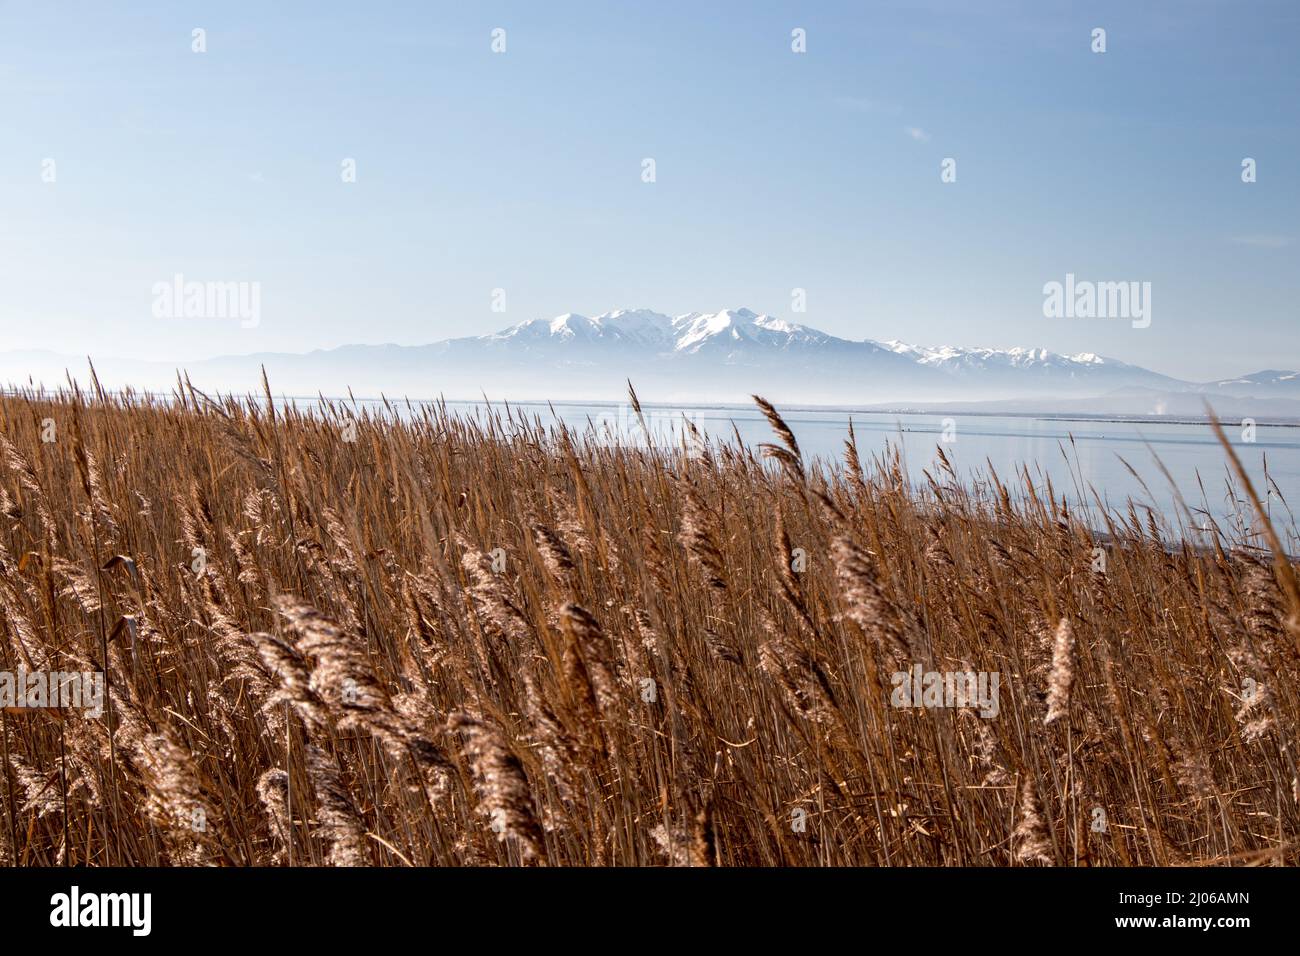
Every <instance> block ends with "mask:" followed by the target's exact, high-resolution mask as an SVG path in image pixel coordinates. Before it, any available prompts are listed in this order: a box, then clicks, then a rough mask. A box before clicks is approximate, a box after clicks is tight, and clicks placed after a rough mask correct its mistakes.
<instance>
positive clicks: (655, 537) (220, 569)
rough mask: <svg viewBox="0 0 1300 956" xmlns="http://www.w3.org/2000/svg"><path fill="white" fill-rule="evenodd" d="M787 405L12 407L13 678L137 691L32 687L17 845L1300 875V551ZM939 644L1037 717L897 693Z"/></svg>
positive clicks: (223, 853) (63, 859)
mask: <svg viewBox="0 0 1300 956" xmlns="http://www.w3.org/2000/svg"><path fill="white" fill-rule="evenodd" d="M760 407H761V408H762V409H763V411H764V413H765V414H766V415H767V417H768V419H769V421H770V422H771V424H772V426H773V430H774V440H773V442H772V443H771V444H770V445H768V446H765V447H764V448H763V449H762V450H761V452H760V455H759V456H758V457H756V456H755V454H754V453H753V452H751V451H750V450H748V449H746V448H743V447H741V446H739V445H738V444H732V443H722V444H719V443H716V442H714V441H711V440H708V439H706V438H704V437H703V436H695V437H690V438H689V439H688V443H687V444H688V446H689V447H646V446H639V447H638V446H627V445H612V444H610V443H608V442H605V441H602V440H600V439H599V437H598V436H597V435H595V434H594V433H593V432H586V433H581V434H579V433H574V432H572V431H570V430H567V429H565V428H563V427H562V426H543V425H542V424H541V423H540V422H539V421H538V420H536V419H531V420H530V419H528V418H527V417H526V416H524V415H522V414H519V413H517V412H515V413H500V414H494V415H489V416H486V417H483V418H480V419H478V420H467V419H464V418H460V417H455V416H452V415H449V414H448V413H447V411H446V409H445V408H442V407H440V406H436V405H433V406H422V407H417V408H410V409H407V410H404V412H405V413H404V414H402V415H398V414H397V410H396V409H393V408H385V409H383V410H379V411H358V410H356V409H355V407H354V406H347V405H342V404H331V403H324V404H323V405H322V406H320V407H319V408H317V409H316V410H315V411H313V412H311V413H309V412H307V411H303V410H299V409H294V408H285V407H273V406H272V405H271V403H270V402H269V401H266V400H263V399H257V400H253V399H248V400H242V401H241V400H234V399H228V398H227V399H221V400H216V401H213V400H209V399H208V398H206V397H205V396H203V395H202V394H200V393H198V392H197V391H195V390H193V389H192V388H189V387H188V386H187V385H184V384H182V385H179V386H178V389H177V392H176V394H175V395H174V396H172V399H171V400H169V401H160V400H155V399H151V398H147V397H142V396H138V395H133V394H130V393H127V394H125V395H118V396H109V395H105V394H103V393H101V392H98V391H97V390H92V391H91V392H90V393H86V392H83V391H80V390H76V389H70V390H68V391H64V392H60V393H57V394H47V393H36V392H25V393H20V394H13V395H9V396H6V397H4V398H0V459H2V460H0V512H3V525H2V526H0V606H2V608H3V611H2V616H0V622H2V625H3V641H2V642H0V657H2V658H3V660H2V667H3V669H5V670H8V671H16V670H17V669H18V668H20V667H23V668H27V669H29V670H33V669H42V668H44V669H48V670H55V669H63V670H71V669H78V670H103V671H105V672H106V674H107V678H108V684H109V693H108V696H109V704H108V707H107V709H106V712H105V714H104V716H103V717H102V718H100V719H91V718H89V717H87V716H85V715H84V714H82V713H80V712H78V711H73V710H66V711H52V710H31V709H18V708H15V709H14V710H12V711H10V712H7V713H4V714H3V741H2V742H3V751H2V752H0V758H2V759H3V774H0V797H2V799H3V806H0V817H2V819H0V855H2V856H3V859H4V861H5V862H6V863H9V864H21V865H30V864H46V865H48V864H61V863H69V864H91V865H101V864H149V865H155V864H217V865H276V866H279V865H289V864H293V865H355V864H362V865H366V864H374V865H395V866H412V865H424V864H437V865H457V866H470V865H485V864H486V865H574V864H578V865H665V864H672V865H719V866H739V865H863V864H865V865H921V864H928V865H959V866H1008V865H1032V866H1038V865H1044V864H1056V865H1150V864H1155V865H1173V864H1198V863H1228V862H1231V863H1233V864H1237V865H1247V864H1260V863H1266V864H1294V863H1296V862H1297V857H1298V856H1300V854H1298V853H1297V844H1296V840H1297V825H1298V824H1300V813H1298V810H1297V797H1298V796H1300V794H1298V793H1297V789H1298V787H1300V782H1298V781H1297V768H1296V751H1295V740H1296V733H1297V715H1298V714H1300V709H1298V705H1300V700H1298V697H1297V692H1298V686H1297V680H1296V678H1297V662H1298V658H1297V640H1298V639H1300V616H1298V615H1300V599H1298V598H1297V596H1296V594H1295V593H1294V589H1293V583H1292V582H1293V581H1294V572H1293V571H1292V569H1291V566H1290V565H1289V564H1288V563H1286V561H1285V559H1283V558H1279V557H1276V556H1275V555H1273V554H1272V553H1270V552H1268V551H1266V550H1264V551H1261V550H1258V549H1254V548H1250V547H1247V546H1246V544H1247V542H1244V541H1241V540H1238V541H1235V542H1234V541H1231V540H1228V538H1227V537H1226V536H1224V535H1216V536H1215V537H1214V540H1213V545H1212V547H1210V548H1202V547H1194V546H1193V545H1192V544H1191V543H1190V542H1187V541H1179V542H1176V543H1175V544H1174V545H1173V546H1170V545H1169V543H1168V542H1167V541H1164V540H1162V539H1161V538H1160V537H1159V536H1158V535H1157V530H1158V529H1156V528H1155V527H1154V524H1153V523H1152V522H1148V521H1143V520H1142V519H1141V518H1140V516H1139V513H1138V512H1137V510H1135V509H1133V508H1130V509H1129V511H1128V513H1127V514H1126V515H1125V514H1118V515H1115V516H1113V518H1112V520H1111V522H1110V526H1109V528H1108V529H1107V533H1106V535H1105V537H1104V540H1103V539H1102V538H1101V537H1100V536H1099V535H1098V534H1096V533H1094V532H1093V531H1092V530H1090V529H1089V528H1088V527H1086V526H1085V525H1084V524H1082V523H1081V522H1080V521H1079V520H1077V518H1076V517H1075V515H1074V514H1072V513H1071V512H1070V511H1069V510H1067V509H1066V508H1065V506H1064V501H1063V499H1062V498H1061V497H1060V496H1058V495H1057V493H1056V492H1055V491H1054V490H1052V489H1051V488H1050V487H1048V488H1030V487H1026V484H1027V476H1025V479H1024V480H1022V481H1020V482H1018V483H1017V486H1016V487H1010V486H1008V485H1005V484H1003V483H1002V482H1000V481H999V480H998V479H997V478H996V476H991V475H990V476H988V481H987V482H986V483H983V484H981V485H979V486H977V487H975V488H972V486H970V485H969V484H965V485H964V484H962V483H959V482H958V481H957V480H956V475H955V474H954V473H953V472H952V470H951V468H950V467H949V466H948V465H947V462H946V460H941V466H940V468H938V469H937V471H936V473H935V474H933V475H927V476H926V486H925V487H924V488H922V490H921V491H919V492H918V491H916V490H914V489H913V487H912V486H911V483H910V481H909V478H908V476H907V475H906V474H905V473H904V470H903V467H902V463H901V461H900V459H899V457H898V456H897V455H894V454H887V455H882V456H876V457H874V458H872V459H871V460H870V461H868V462H866V463H865V464H864V463H863V462H862V461H861V460H860V458H859V455H858V451H857V449H856V447H855V446H854V445H853V444H852V442H851V441H850V442H849V443H848V444H847V447H846V454H845V458H844V462H843V463H842V464H841V465H839V466H836V467H834V468H830V467H825V466H823V465H821V464H819V463H814V462H809V461H807V460H805V459H804V457H803V456H802V454H801V452H800V449H799V447H798V445H797V444H796V442H795V440H794V436H793V435H792V434H791V433H790V432H789V430H788V429H787V428H786V427H785V424H784V422H783V421H782V419H781V416H780V413H779V411H778V410H777V409H775V408H772V407H771V406H770V405H767V404H766V403H763V402H760ZM638 413H639V409H638ZM47 419H48V420H52V422H53V423H54V426H55V435H54V440H53V441H43V440H42V439H43V437H50V435H49V430H48V424H49V423H48V422H47V421H46V420H47ZM43 431H44V432H45V434H44V435H43V434H42V433H43ZM353 438H354V439H355V440H351V439H353ZM1098 549H1100V551H1099V550H1098ZM1099 555H1101V556H1102V558H1101V560H1102V561H1104V569H1102V568H1100V567H1099ZM916 664H920V665H921V666H922V668H923V669H924V670H925V671H975V672H987V673H997V674H998V675H1000V695H999V708H998V713H997V716H996V717H992V718H987V719H986V718H984V717H981V716H979V714H978V713H976V712H975V711H973V710H971V709H968V708H967V709H962V708H901V707H895V706H893V705H892V704H891V693H892V689H893V688H892V675H893V674H895V673H898V672H903V671H909V670H910V669H911V668H912V667H913V666H914V665H916ZM1252 691H1253V693H1252Z"/></svg>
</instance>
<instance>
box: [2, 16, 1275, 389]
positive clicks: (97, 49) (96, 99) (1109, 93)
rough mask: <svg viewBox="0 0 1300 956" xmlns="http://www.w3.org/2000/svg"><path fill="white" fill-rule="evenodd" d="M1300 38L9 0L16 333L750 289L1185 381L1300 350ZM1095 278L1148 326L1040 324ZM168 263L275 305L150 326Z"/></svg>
mask: <svg viewBox="0 0 1300 956" xmlns="http://www.w3.org/2000/svg"><path fill="white" fill-rule="evenodd" d="M976 8H978V9H976ZM196 27H202V28H203V29H205V30H206V31H207V52H206V53H202V54H196V53H194V52H192V50H191V42H192V41H191V31H192V30H193V29H194V28H196ZM497 27H501V28H504V29H505V30H506V52H505V53H503V54H495V53H493V52H492V50H491V48H490V44H491V31H492V30H493V29H494V28H497ZM796 27H799V28H803V29H805V30H806V31H807V52H806V53H804V54H795V53H793V52H792V51H791V48H790V45H791V37H790V33H791V30H792V29H794V28H796ZM1094 27H1103V28H1105V30H1106V31H1107V34H1106V42H1107V51H1106V52H1105V53H1104V54H1096V53H1093V52H1092V51H1091V49H1090V44H1091V37H1090V34H1091V31H1092V29H1093V28H1094ZM1298 41H1300V5H1297V4H1294V3H1212V2H1195V0H1192V2H1180V3H1133V2H1124V3H1113V4H1112V3H1093V4H1087V5H1084V4H1077V5H1076V4H1067V3H1053V2H1033V3H1030V2H1026V3H999V2H982V3H979V4H972V3H965V2H960V3H947V2H942V3H941V2H930V3H925V2H919V3H907V4H903V3H898V4H895V3H872V4H869V5H868V4H864V3H860V2H859V3H833V2H816V3H813V2H806V3H775V2H769V3H759V2H752V3H738V2H719V3H707V4H705V3H698V2H695V3H687V2H657V3H654V4H633V3H624V2H610V0H605V2H600V3H576V2H563V0H556V2H552V3H547V4H536V3H517V4H506V3H475V4H464V3H456V4H442V3H438V4H434V3H410V4H406V3H384V2H376V3H366V4H361V3H328V2H312V3H276V4H267V3H242V2H226V3H220V4H218V3H211V4H206V3H204V4H200V3H176V2H170V3H149V2H139V3H130V4H127V3H115V4H108V3H85V4H78V3H55V2H33V3H26V2H12V0H11V2H2V0H0V116H3V122H2V123H0V350H9V349H24V348H48V349H55V350H57V351H62V352H69V353H73V354H84V353H90V354H92V355H119V356H130V357H141V358H154V359H162V360H167V361H183V360H185V359H189V358H199V357H205V356H210V355H215V354H223V353H246V352H256V351H268V350H276V351H280V350H283V351H308V350H310V349H314V348H328V347H333V346H337V345H340V344H344V343H350V342H399V343H404V344H419V343H425V342H430V341H435V340H438V339H441V338H446V337H450V336H457V335H474V334H481V333H485V332H490V331H494V330H496V329H498V328H501V327H503V326H505V325H509V324H513V323H514V322H518V321H522V320H524V319H529V318H536V317H539V316H551V315H555V314H559V313H562V312H567V311H576V312H582V313H584V314H588V315H591V314H596V313H599V312H603V311H607V310H610V309H615V308H651V309H655V310H658V311H661V312H666V313H677V312H685V311H693V310H709V311H713V310H717V309H722V308H734V307H740V306H747V307H749V308H752V309H755V310H757V311H765V312H770V313H772V314H774V315H778V316H781V317H783V318H787V319H791V320H794V321H799V322H803V323H805V324H808V325H812V326H815V327H817V328H820V329H823V330H825V331H828V332H831V333H834V334H837V335H841V336H845V337H849V338H874V339H889V338H901V339H904V340H907V341H913V342H919V343H921V344H941V343H943V344H957V345H990V346H998V347H1008V346H1014V345H1026V346H1030V345H1032V346H1038V345H1043V346H1047V347H1048V348H1052V349H1055V350H1059V351H1066V352H1077V351H1093V352H1099V353H1102V354H1106V355H1112V356H1115V357H1117V358H1121V359H1124V360H1126V361H1132V362H1136V363H1138V364H1142V365H1146V366H1149V367H1152V368H1155V369H1157V370H1159V371H1163V372H1167V373H1170V374H1175V375H1181V376H1186V377H1192V378H1210V377H1219V376H1224V375H1230V374H1239V373H1243V372H1247V371H1252V370H1255V369H1259V368H1270V367H1271V368H1297V367H1300V331H1297V329H1298V328H1300V323H1298V321H1297V319H1298V316H1297V311H1298V309H1300V306H1298V305H1297V303H1300V268H1297V266H1298V265H1300V262H1298V261H1297V260H1298V257H1300V57H1297V56H1296V53H1295V51H1296V49H1297V44H1298ZM349 157H350V158H354V159H355V160H356V163H357V181H356V182H355V183H344V182H342V180H341V176H340V169H341V163H342V161H343V160H344V159H345V158H349ZM645 157H652V158H654V160H655V162H656V174H657V179H656V182H654V183H645V182H642V178H641V169H642V165H641V164H642V160H643V158H645ZM946 157H953V158H955V159H956V161H957V182H955V183H951V184H945V183H942V182H941V181H940V176H939V171H940V163H941V161H942V160H943V159H944V158H946ZM1243 157H1253V158H1254V159H1256V161H1257V163H1258V181H1257V182H1255V183H1253V184H1249V185H1248V184H1244V183H1242V182H1241V176H1240V171H1241V170H1240V167H1241V161H1242V159H1243ZM46 159H53V160H54V161H55V170H56V176H57V178H56V180H55V182H53V183H49V182H44V181H42V170H43V168H44V167H43V165H42V163H43V162H44V161H45V160H46ZM1067 272H1073V273H1075V274H1076V275H1077V276H1079V277H1080V278H1084V279H1094V280H1099V281H1108V280H1138V281H1149V282H1151V284H1152V322H1151V325H1150V327H1149V328H1145V329H1135V328H1132V327H1131V325H1130V324H1129V323H1127V322H1124V321H1115V320H1081V319H1048V318H1045V317H1044V316H1043V313H1042V303H1043V294H1042V287H1043V284H1044V283H1046V282H1049V281H1053V280H1057V281H1061V280H1063V279H1064V277H1065V274H1066V273H1067ZM176 273H181V274H183V275H184V276H185V277H186V278H187V279H197V280H213V281H256V282H259V283H260V284H261V311H262V316H261V321H260V324H258V326H257V327H256V328H241V327H240V326H239V324H238V323H236V322H230V321H222V320H183V319H158V318H155V317H154V316H153V315H152V313H151V304H152V301H153V300H152V292H151V289H152V286H153V284H154V283H156V282H159V281H165V280H169V279H170V278H171V277H172V276H173V275H174V274H176ZM496 288H504V289H505V290H506V304H507V311H506V313H505V314H499V313H496V312H493V311H492V310H491V304H492V290H493V289H496ZM794 288H803V289H806V290H807V311H806V312H805V313H802V314H796V313H794V312H792V310H791V290H792V289H794Z"/></svg>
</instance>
